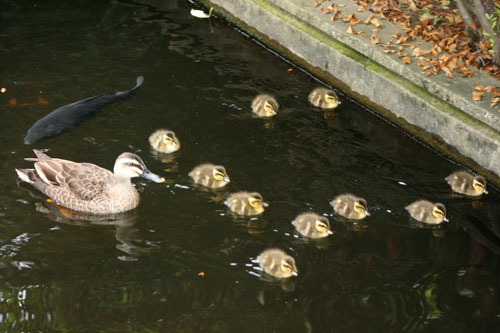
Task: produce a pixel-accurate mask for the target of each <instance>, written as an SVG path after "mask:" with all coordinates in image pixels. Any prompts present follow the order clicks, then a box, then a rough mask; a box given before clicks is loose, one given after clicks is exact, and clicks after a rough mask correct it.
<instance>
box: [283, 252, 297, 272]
mask: <svg viewBox="0 0 500 333" xmlns="http://www.w3.org/2000/svg"><path fill="white" fill-rule="evenodd" d="M280 270H281V273H282V274H281V275H283V276H284V277H289V276H292V275H293V276H297V275H298V274H299V270H298V269H297V266H296V265H295V259H293V258H292V257H291V256H288V255H287V256H286V257H285V258H283V259H282V260H281V265H280Z"/></svg>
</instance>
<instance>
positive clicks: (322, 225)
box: [314, 216, 333, 235]
mask: <svg viewBox="0 0 500 333" xmlns="http://www.w3.org/2000/svg"><path fill="white" fill-rule="evenodd" d="M314 227H315V228H316V231H318V232H319V233H321V234H328V235H331V234H333V232H332V231H331V230H330V222H328V219H327V218H326V217H324V216H321V217H319V218H318V219H317V220H316V221H315V224H314Z"/></svg>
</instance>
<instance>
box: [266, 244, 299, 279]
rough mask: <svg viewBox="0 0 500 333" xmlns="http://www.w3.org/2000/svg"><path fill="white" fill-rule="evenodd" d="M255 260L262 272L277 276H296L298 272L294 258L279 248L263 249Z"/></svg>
mask: <svg viewBox="0 0 500 333" xmlns="http://www.w3.org/2000/svg"><path fill="white" fill-rule="evenodd" d="M257 261H258V262H259V265H260V267H261V268H262V269H263V270H264V272H266V273H267V274H269V275H272V276H274V277H277V278H289V277H291V276H297V274H298V272H299V271H298V270H297V266H296V265H295V259H293V257H292V256H289V255H288V254H286V253H285V252H284V251H282V250H280V249H267V250H264V251H263V252H262V253H261V254H259V256H258V257H257Z"/></svg>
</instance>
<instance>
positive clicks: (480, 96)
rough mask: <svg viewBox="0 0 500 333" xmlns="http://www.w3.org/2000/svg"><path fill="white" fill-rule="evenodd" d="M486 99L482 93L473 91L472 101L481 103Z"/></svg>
mask: <svg viewBox="0 0 500 333" xmlns="http://www.w3.org/2000/svg"><path fill="white" fill-rule="evenodd" d="M483 97H484V93H483V92H482V91H473V92H472V100H473V101H480V100H482V99H483Z"/></svg>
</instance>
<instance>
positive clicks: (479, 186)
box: [472, 176, 488, 194]
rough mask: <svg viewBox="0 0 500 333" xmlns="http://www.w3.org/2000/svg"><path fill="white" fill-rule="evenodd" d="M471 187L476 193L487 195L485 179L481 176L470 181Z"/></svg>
mask: <svg viewBox="0 0 500 333" xmlns="http://www.w3.org/2000/svg"><path fill="white" fill-rule="evenodd" d="M472 187H473V188H474V190H475V191H476V192H477V193H484V194H488V191H486V179H484V177H483V176H476V177H474V179H473V180H472Z"/></svg>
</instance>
